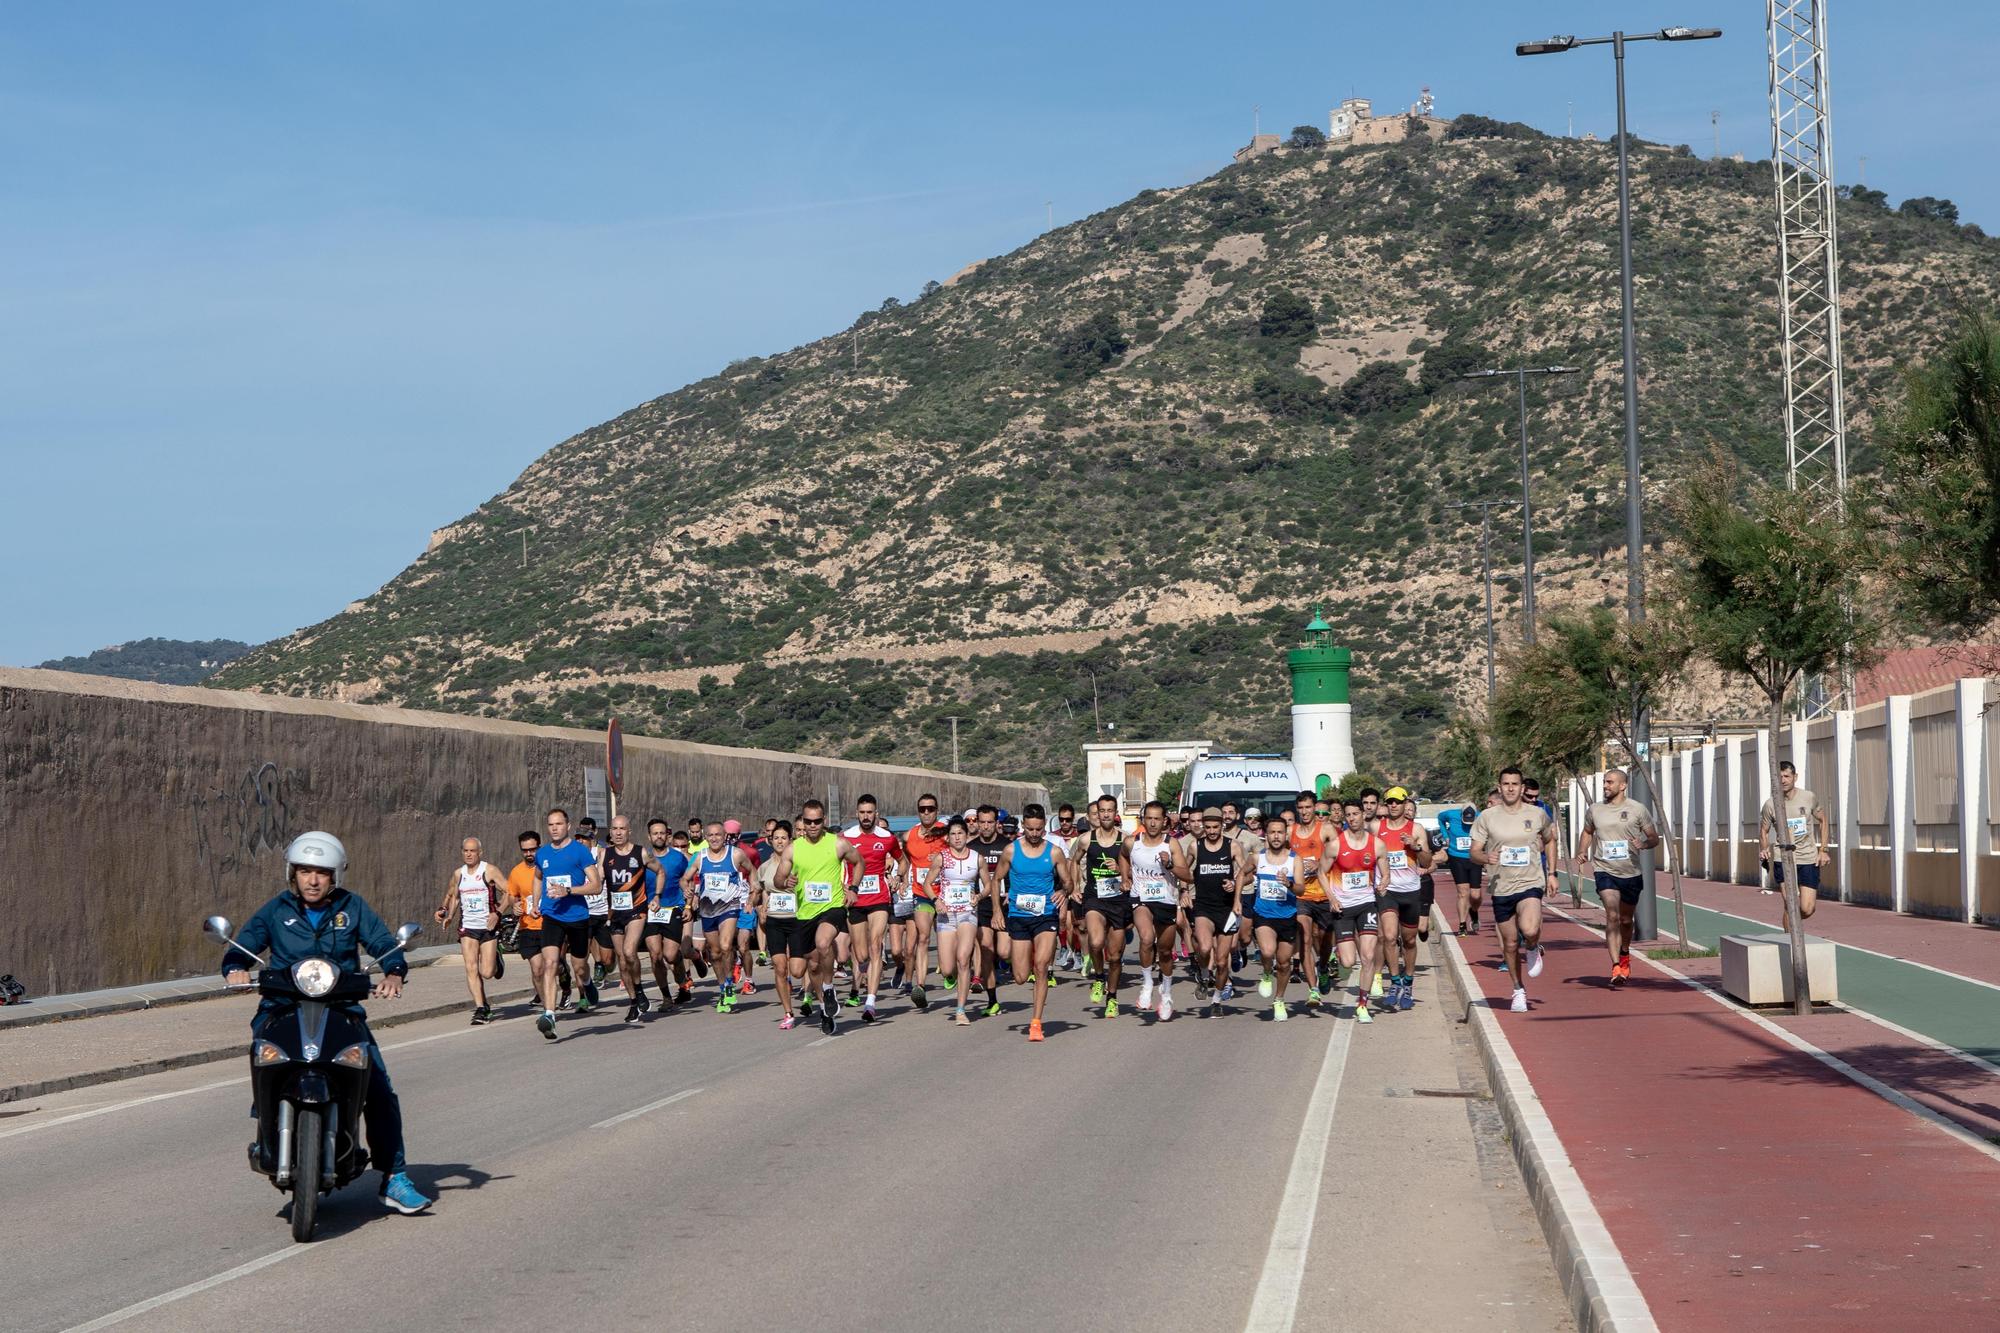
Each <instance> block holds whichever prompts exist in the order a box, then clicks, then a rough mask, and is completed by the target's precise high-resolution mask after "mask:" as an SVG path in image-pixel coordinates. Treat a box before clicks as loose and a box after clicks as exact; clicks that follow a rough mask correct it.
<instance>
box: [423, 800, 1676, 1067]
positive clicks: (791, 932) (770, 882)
mask: <svg viewBox="0 0 2000 1333" xmlns="http://www.w3.org/2000/svg"><path fill="white" fill-rule="evenodd" d="M1613 776H1614V778H1617V779H1621V780H1618V781H1616V782H1615V785H1614V782H1613V781H1611V780H1607V782H1606V786H1605V799H1604V800H1603V801H1600V802H1597V803H1595V804H1593V805H1592V807H1591V810H1590V813H1589V816H1588V817H1587V818H1586V820H1585V821H1584V827H1585V829H1586V837H1585V839H1584V841H1583V842H1582V843H1581V844H1580V845H1579V847H1578V857H1577V860H1576V862H1575V863H1574V866H1573V868H1574V869H1575V870H1577V871H1578V872H1579V873H1582V872H1583V871H1584V869H1585V867H1586V866H1587V867H1588V869H1589V871H1590V872H1591V874H1592V875H1593V876H1594V878H1595V881H1596V883H1597V886H1598V889H1599V891H1600V893H1601V894H1602V895H1603V897H1604V900H1605V904H1606V908H1607V912H1608V915H1609V916H1610V917H1611V919H1612V920H1613V921H1614V922H1616V921H1619V920H1620V919H1621V917H1622V920H1623V922H1624V923H1625V924H1626V933H1625V935H1624V938H1623V939H1621V938H1620V934H1619V932H1618V931H1617V930H1615V929H1614V930H1613V931H1611V932H1610V934H1609V941H1610V944H1611V947H1612V984H1613V985H1617V984H1620V983H1621V982H1622V980H1623V979H1624V977H1625V976H1627V975H1629V969H1630V966H1631V960H1630V956H1629V953H1627V952H1625V950H1626V949H1628V948H1629V938H1630V936H1629V923H1630V921H1631V913H1632V907H1633V906H1634V905H1635V904H1636V902H1637V898H1638V894H1639V886H1640V880H1639V878H1638V876H1639V869H1638V865H1637V862H1636V856H1637V853H1638V852H1639V851H1641V850H1643V849H1644V848H1646V847H1649V846H1653V845H1655V844H1656V843H1657V842H1658V832H1657V830H1656V829H1655V827H1654V823H1653V820H1652V817H1651V815H1650V813H1649V812H1648V811H1647V810H1646V809H1645V808H1644V807H1643V806H1641V805H1639V803H1638V802H1636V801H1634V800H1633V799H1632V798H1631V797H1630V796H1629V795H1627V794H1626V791H1625V784H1624V783H1623V781H1622V776H1623V775H1622V774H1616V773H1615V771H1614V775H1613ZM915 814H916V823H915V824H914V825H913V826H912V827H910V828H909V829H908V830H907V831H905V832H903V833H901V834H897V833H894V832H891V831H890V829H889V827H888V824H887V822H886V820H885V817H884V815H883V812H882V811H881V809H880V807H879V805H878V803H877V802H876V800H875V798H874V797H873V796H863V797H861V798H860V800H858V801H856V802H855V805H854V810H853V818H852V821H851V822H850V823H849V824H848V825H847V827H845V828H844V829H838V830H836V829H835V828H834V827H832V826H831V825H830V823H829V820H830V818H831V816H830V812H829V811H828V810H827V808H826V806H825V805H824V804H823V803H822V802H820V801H817V800H809V801H806V802H805V803H804V805H803V807H802V808H801V809H800V810H799V812H798V814H797V816H796V817H795V818H793V819H778V818H770V819H766V820H765V821H764V822H763V824H762V825H761V827H752V828H749V829H746V828H745V827H744V826H743V825H742V824H741V823H739V821H737V820H734V819H726V820H704V819H701V818H691V819H689V820H687V822H686V824H685V826H684V827H678V828H676V827H673V826H670V825H669V824H668V822H667V821H666V820H664V819H657V818H656V819H651V820H648V821H646V822H645V823H644V825H643V836H642V834H641V829H640V826H639V825H636V824H635V823H634V821H633V820H632V819H631V818H630V817H629V816H626V815H617V816H615V817H613V818H612V819H611V820H610V821H609V826H608V827H607V828H605V829H602V830H600V829H598V828H597V827H596V824H595V821H594V820H591V819H588V818H586V819H584V820H581V821H579V822H578V823H577V824H574V825H573V824H572V823H571V822H570V817H569V814H568V812H567V811H565V810H562V809H553V810H550V811H549V812H548V814H547V816H546V821H545V832H542V831H536V830H528V831H525V832H523V833H522V834H521V835H520V839H519V851H520V859H519V862H518V864H516V865H515V866H514V867H513V868H512V869H511V870H509V871H507V872H506V873H504V874H503V873H502V872H501V871H500V870H498V869H497V868H496V867H494V866H493V865H492V864H491V863H489V862H488V861H487V860H486V859H485V852H484V849H483V848H482V847H481V846H480V843H479V841H478V840H477V839H476V838H467V839H465V840H464V842H463V844H462V847H461V853H462V856H461V859H462V864H461V865H460V866H458V867H457V868H456V870H455V871H454V873H453V874H452V876H451V880H450V883H449V885H448V887H447V888H446V891H445V894H444V898H443V901H442V902H441V903H440V905H439V907H438V909H437V912H436V917H437V920H438V921H439V922H440V923H449V922H451V921H453V920H454V919H455V920H456V923H457V926H458V934H459V939H460V942H461V948H462V950H463V953H464V958H465V968H466V981H467V986H468V988H469V989H470V991H471V996H472V1003H473V1011H472V1021H473V1022H474V1023H475V1024H478V1023H485V1022H487V1021H489V1019H490V1018H491V1016H492V1010H491V1006H490V1005H489V1003H488V997H487V993H486V983H487V981H489V980H493V979H497V978H499V977H500V976H501V975H502V974H503V972H504V968H505V965H506V959H507V955H508V954H509V953H517V954H518V956H519V958H520V959H521V960H522V961H523V962H525V963H526V965H527V966H528V968H529V969H530V971H531V974H532V976H533V981H534V988H535V997H536V1004H537V1006H538V1009H539V1013H538V1016H537V1018H536V1026H537V1028H538V1029H539V1031H540V1032H541V1035H542V1036H543V1037H545V1038H547V1039H548V1040H550V1041H554V1040H555V1039H556V1036H557V1016H558V1015H559V1014H560V1013H563V1012H565V1011H573V1012H574V1013H576V1014H578V1015H585V1014H589V1013H591V1012H592V1011H594V1010H596V1009H598V1008H599V1007H600V1005H602V1004H603V1003H604V1001H603V1000H602V998H601V995H602V992H603V991H604V990H607V989H616V990H618V991H620V992H621V993H622V996H623V999H624V1004H625V1014H624V1020H625V1021H626V1022H627V1023H639V1022H643V1021H645V1019H646V1018H647V1016H648V1015H649V1014H650V1013H652V1012H653V1010H654V1008H655V1000H654V996H653V994H652V993H649V990H648V984H647V983H648V979H649V978H648V973H650V981H651V983H652V989H653V991H654V992H656V993H657V996H658V1000H657V1004H658V1007H659V1009H660V1010H662V1011H666V1010H672V1009H675V1008H679V1007H683V1006H691V1005H695V1004H697V1003H699V1004H701V1005H704V1006H712V1007H713V1009H714V1010H715V1011H716V1012H717V1013H719V1014H730V1013H734V1012H736V1011H737V1010H738V1008H739V1006H741V1005H742V1004H743V1002H744V1001H745V1000H747V999H749V998H750V997H751V996H754V995H755V994H756V993H757V991H758V990H759V989H760V988H768V989H769V990H770V991H771V993H772V996H773V998H774V999H775V1002H776V1007H775V1010H774V1011H773V1012H774V1013H775V1016H776V1018H777V1024H778V1026H779V1027H780V1028H781V1029H790V1028H793V1027H795V1026H797V1025H799V1024H801V1023H817V1025H818V1026H819V1027H820V1029H821V1030H822V1031H824V1032H827V1033H832V1032H834V1031H836V1030H837V1027H838V1025H839V1023H840V1021H841V1018H842V1016H843V1011H851V1012H848V1013H847V1016H848V1017H849V1018H850V1019H858V1021H860V1022H862V1023H872V1022H874V1021H875V1020H876V1018H877V1016H878V1006H879V1005H880V1004H881V1003H882V1001H883V999H884V997H886V996H892V995H893V996H900V997H905V998H906V999H907V1001H908V1003H909V1004H910V1005H912V1006H914V1008H915V1009H916V1010H918V1011H921V1012H928V1011H929V1010H931V1009H932V1008H933V1007H937V1008H939V1009H940V1010H942V1011H944V1012H946V1013H948V1015H949V1019H950V1021H951V1022H953V1023H955V1024H957V1025H958V1026H961V1027H965V1026H970V1025H971V1024H972V1022H973V1019H974V1017H975V1016H985V1017H994V1016H998V1015H999V1014H1000V1013H1001V1012H1002V1008H1003V995H1005V994H1006V993H1007V992H1006V991H1005V990H1004V989H1003V988H1008V987H1023V986H1025V987H1027V988H1029V994H1030V999H1029V1005H1030V1014H1029V1022H1028V1040H1030V1041H1041V1040H1042V1039H1043V1030H1042V1018H1043V1014H1044V1010H1045V1007H1046V1005H1047V1002H1048V995H1049V990H1050V988H1051V987H1053V986H1060V985H1064V984H1079V985H1082V986H1087V987H1088V988H1089V997H1090V998H1089V1005H1090V1008H1091V1011H1092V1012H1093V1013H1096V1014H1100V1015H1102V1017H1103V1018H1106V1019H1115V1018H1117V1017H1119V1016H1120V1015H1121V1014H1126V1013H1137V1014H1141V1015H1146V1016H1148V1017H1150V1018H1152V1019H1153V1020H1155V1021H1158V1022H1169V1021H1171V1020H1172V1019H1173V1017H1174V1014H1175V1012H1176V1010H1175V1002H1174V985H1175V981H1176V975H1177V974H1178V975H1179V977H1180V979H1181V980H1182V981H1183V982H1185V983H1186V984H1187V985H1188V987H1189V988H1190V989H1191V990H1192V992H1193V996H1194V1003H1195V1008H1196V1011H1197V1012H1199V1013H1201V1014H1203V1015H1205V1016H1219V1015H1222V1014H1224V1013H1226V1012H1229V1009H1228V1008H1227V1006H1228V1004H1229V1002H1230V1001H1232V1000H1235V999H1238V998H1239V997H1241V998H1245V999H1246V1000H1247V998H1248V994H1249V992H1251V991H1254V992H1255V994H1256V995H1257V997H1258V999H1259V1001H1261V1002H1262V1004H1261V1005H1260V1006H1258V1007H1262V1008H1265V1009H1267V1010H1268V1014H1269V1017H1270V1018H1271V1019H1272V1020H1274V1021H1277V1022H1283V1021H1285V1020H1286V1019H1287V1018H1288V1017H1289V1016H1290V1011H1289V1007H1288V1006H1289V1005H1290V1004H1292V1003H1296V1002H1297V998H1298V994H1299V991H1300V990H1303V991H1304V1003H1305V1004H1306V1005H1307V1006H1310V1007H1316V1008H1325V1009H1327V1010H1329V1011H1330V1012H1335V1013H1343V1012H1344V1013H1348V1014H1351V1016H1352V1017H1353V1018H1354V1020H1355V1021H1357V1022H1361V1023H1372V1022H1373V1021H1374V1020H1375V1017H1376V1015H1378V1014H1385V1013H1396V1012H1401V1011H1407V1010H1409V1009H1411V1008H1413V1007H1414V1005H1415V1003H1416V997H1415V994H1414V987H1415V982H1416V975H1417V971H1418V945H1419V944H1420V943H1421V942H1422V941H1424V940H1425V939H1427V938H1428V937H1429V933H1430V929H1431V920H1432V905H1433V903H1434V901H1435V884H1436V883H1437V882H1444V883H1447V884H1449V885H1450V886H1451V888H1452V889H1453V890H1454V891H1455V892H1456V895H1457V907H1458V910H1457V913H1456V918H1455V919H1456V922H1457V926H1456V929H1457V930H1458V932H1459V933H1460V934H1470V933H1473V932H1476V931H1477V930H1478V929H1479V918H1480V911H1481V908H1482V906H1484V905H1487V904H1490V906H1491V911H1492V922H1493V927H1494V929H1495V930H1496V931H1497V932H1498V934H1499V936H1500V939H1501V942H1502V945H1503V956H1504V964H1503V965H1504V966H1505V967H1506V968H1507V969H1508V971H1509V972H1510V973H1512V975H1513V980H1514V992H1513V998H1512V1005H1511V1007H1512V1008H1513V1009H1514V1010H1515V1011H1517V1012H1519V1011H1526V1010H1527V1008H1528V1003H1529V1002H1528V991H1527V987H1528V983H1529V981H1530V980H1532V979H1533V978H1534V977H1536V976H1537V975H1539V974H1540V972H1541V970H1542V956H1541V948H1540V935H1541V907H1542V899H1543V897H1544V895H1545V894H1548V893H1553V892H1554V890H1555V887H1556V881H1557V876H1556V869H1557V866H1558V862H1559V853H1558V847H1557V837H1556V824H1555V819H1554V815H1553V811H1552V810H1551V809H1550V807H1549V806H1548V805H1546V804H1545V803H1543V802H1542V801H1541V800H1540V798H1539V792H1537V791H1536V790H1535V789H1534V787H1533V785H1532V784H1531V783H1528V782H1526V781H1525V780H1524V779H1523V777H1522V775H1521V773H1520V772H1519V770H1517V769H1513V768H1508V769H1503V770H1502V771H1501V773H1500V774H1499V780H1498V782H1497V783H1496V784H1495V785H1494V787H1493V789H1492V790H1491V791H1489V792H1488V793H1487V794H1486V798H1485V805H1484V808H1483V809H1475V808H1474V806H1472V805H1470V804H1468V805H1466V806H1464V807H1463V808H1462V809H1446V810H1444V811H1442V812H1441V813H1440V815H1439V816H1438V819H1437V821H1436V824H1437V826H1436V828H1434V829H1433V828H1428V827H1426V826H1425V825H1423V824H1421V823H1419V822H1418V819H1417V802H1416V800H1415V799H1414V798H1413V797H1412V796H1411V795H1410V793H1409V792H1407V791H1406V790H1405V789H1403V788H1402V787H1391V788H1389V789H1388V790H1387V791H1385V792H1380V793H1378V792H1376V791H1374V790H1372V789H1370V790H1368V791H1365V792H1362V793H1360V794H1358V795H1356V796H1354V797H1351V798H1337V797H1336V798H1326V799H1322V798H1321V797H1320V796H1318V795H1317V794H1315V793H1313V792H1310V791H1302V792H1300V793H1299V794H1298V797H1297V799H1296V801H1295V802H1294V803H1293V804H1292V805H1291V806H1290V807H1289V808H1282V809H1273V810H1269V811H1265V810H1260V809H1258V808H1256V807H1255V806H1250V807H1247V808H1242V809H1239V808H1238V807H1237V806H1235V805H1233V804H1223V805H1221V806H1216V807H1211V808H1208V809H1202V810H1193V809H1185V810H1181V811H1178V812H1170V811H1169V810H1168V809H1167V807H1166V806H1165V805H1164V804H1163V803H1161V802H1159V801H1152V802H1149V803H1147V805H1146V806H1145V807H1144V809H1143V811H1142V812H1141V813H1140V815H1139V817H1138V820H1137V827H1136V828H1133V829H1130V830H1128V829H1127V828H1126V826H1125V822H1124V819H1123V817H1122V816H1121V813H1120V810H1119V805H1118V802H1117V800H1116V799H1114V798H1112V797H1109V796H1107V797H1104V798H1102V799H1100V800H1098V801H1095V802H1093V803H1091V804H1090V805H1088V806H1087V807H1086V808H1085V809H1084V811H1083V812H1082V817H1081V819H1079V817H1078V814H1077V812H1076V810H1075V809H1074V808H1073V807H1071V806H1069V805H1062V806H1059V807H1057V810H1056V814H1055V819H1054V820H1053V821H1051V820H1050V819H1049V817H1048V814H1047V812H1046V811H1045V810H1044V809H1043V808H1042V807H1041V806H1039V805H1029V806H1027V807H1025V808H1024V809H1023V810H1022V811H1021V812H1020V816H1019V818H1018V820H1017V819H1016V818H1015V817H1014V815H1013V814H1012V813H1011V812H1009V811H1006V810H1002V809H998V808H996V807H995V806H992V805H981V806H978V807H976V808H974V809H969V810H965V811H963V812H956V813H947V812H944V811H942V810H941V809H940V803H939V801H938V798H937V797H935V796H928V795H927V796H922V797H919V798H918V800H917V804H916V810H915ZM1621 899H1622V909H1623V910H1622V912H1621V910H1620V906H1621ZM1128 944H1130V945H1132V946H1133V947H1134V948H1135V950H1136V955H1137V956H1136V960H1135V962H1136V973H1137V975H1136V977H1134V978H1128V976H1127V972H1128V966H1127V948H1128ZM1065 973H1067V974H1069V975H1068V977H1065V975H1064V974H1065ZM1239 977H1241V978H1244V981H1243V988H1242V989H1241V990H1239V988H1238V979H1239ZM1252 978H1254V979H1252ZM1134 983H1136V985H1135V986H1134ZM933 989H935V990H937V991H938V992H939V994H938V995H937V996H935V997H934V996H933V994H932V991H933ZM1183 993H1184V994H1185V993H1186V992H1183ZM1128 997H1129V998H1130V999H1131V1007H1130V1008H1127V1007H1126V1004H1127V999H1128Z"/></svg>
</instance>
